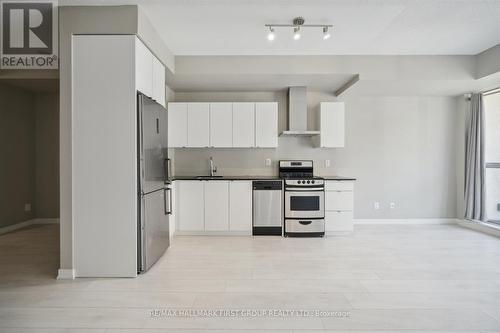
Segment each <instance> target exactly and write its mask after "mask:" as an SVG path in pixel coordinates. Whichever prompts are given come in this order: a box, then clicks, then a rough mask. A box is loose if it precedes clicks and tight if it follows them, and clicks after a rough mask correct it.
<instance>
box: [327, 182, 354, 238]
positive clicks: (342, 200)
mask: <svg viewBox="0 0 500 333" xmlns="http://www.w3.org/2000/svg"><path fill="white" fill-rule="evenodd" d="M353 210H354V182H353V181H345V180H342V181H339V180H327V181H326V182H325V231H326V233H327V234H336V233H339V234H341V233H349V232H352V231H353Z"/></svg>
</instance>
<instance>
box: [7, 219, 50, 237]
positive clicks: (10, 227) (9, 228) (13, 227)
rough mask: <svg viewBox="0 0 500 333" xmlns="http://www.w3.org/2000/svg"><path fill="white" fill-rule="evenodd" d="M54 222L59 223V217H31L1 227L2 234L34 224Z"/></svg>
mask: <svg viewBox="0 0 500 333" xmlns="http://www.w3.org/2000/svg"><path fill="white" fill-rule="evenodd" d="M52 223H59V219H57V218H43V219H31V220H27V221H24V222H19V223H16V224H12V225H8V226H6V227H3V228H0V235H2V234H6V233H8V232H12V231H14V230H18V229H22V228H25V227H27V226H30V225H34V224H52Z"/></svg>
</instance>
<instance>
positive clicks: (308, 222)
mask: <svg viewBox="0 0 500 333" xmlns="http://www.w3.org/2000/svg"><path fill="white" fill-rule="evenodd" d="M299 223H300V224H302V225H309V224H311V223H312V221H299Z"/></svg>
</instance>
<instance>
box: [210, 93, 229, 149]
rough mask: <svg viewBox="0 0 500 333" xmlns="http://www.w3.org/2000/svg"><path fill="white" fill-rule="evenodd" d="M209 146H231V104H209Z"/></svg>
mask: <svg viewBox="0 0 500 333" xmlns="http://www.w3.org/2000/svg"><path fill="white" fill-rule="evenodd" d="M210 146H211V147H232V146H233V103H210Z"/></svg>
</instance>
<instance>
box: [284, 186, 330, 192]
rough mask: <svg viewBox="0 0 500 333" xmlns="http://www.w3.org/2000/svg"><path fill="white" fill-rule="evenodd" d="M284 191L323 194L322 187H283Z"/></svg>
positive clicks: (323, 189)
mask: <svg viewBox="0 0 500 333" xmlns="http://www.w3.org/2000/svg"><path fill="white" fill-rule="evenodd" d="M285 191H301V192H324V191H325V188H324V187H302V186H285Z"/></svg>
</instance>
